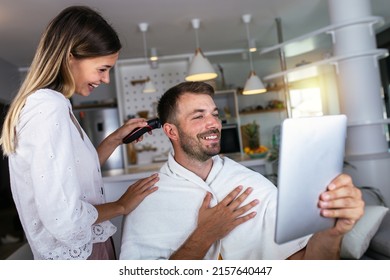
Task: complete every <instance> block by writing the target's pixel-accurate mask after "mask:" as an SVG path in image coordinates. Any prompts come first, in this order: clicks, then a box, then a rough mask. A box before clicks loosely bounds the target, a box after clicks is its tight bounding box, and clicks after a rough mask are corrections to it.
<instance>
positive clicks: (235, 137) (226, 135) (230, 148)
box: [221, 124, 242, 154]
mask: <svg viewBox="0 0 390 280" xmlns="http://www.w3.org/2000/svg"><path fill="white" fill-rule="evenodd" d="M241 152H242V151H241V143H240V135H239V132H238V125H237V124H223V125H222V130H221V153H222V154H229V153H241Z"/></svg>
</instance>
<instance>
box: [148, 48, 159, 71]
mask: <svg viewBox="0 0 390 280" xmlns="http://www.w3.org/2000/svg"><path fill="white" fill-rule="evenodd" d="M149 62H150V67H151V68H152V69H157V68H158V54H157V49H156V48H150V52H149Z"/></svg>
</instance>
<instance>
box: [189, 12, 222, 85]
mask: <svg viewBox="0 0 390 280" xmlns="http://www.w3.org/2000/svg"><path fill="white" fill-rule="evenodd" d="M191 23H192V27H193V28H194V30H195V39H196V49H195V55H194V57H193V58H192V61H191V64H190V67H189V68H188V74H187V76H186V78H185V79H186V81H208V80H212V79H215V78H216V77H217V76H218V74H217V73H216V72H215V70H214V68H213V66H211V63H210V62H209V61H208V59H207V58H206V57H205V56H204V55H203V53H202V50H201V49H200V47H199V38H198V29H199V26H200V20H199V19H197V18H195V19H193V20H192V21H191Z"/></svg>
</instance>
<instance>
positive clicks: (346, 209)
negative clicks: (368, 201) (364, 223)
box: [318, 174, 364, 235]
mask: <svg viewBox="0 0 390 280" xmlns="http://www.w3.org/2000/svg"><path fill="white" fill-rule="evenodd" d="M318 205H319V207H320V208H321V215H323V216H324V217H328V218H336V219H337V220H336V224H335V226H334V227H333V228H332V229H331V232H330V233H331V234H335V235H344V234H346V233H347V232H349V231H350V230H351V229H352V228H353V226H354V225H355V223H356V222H357V221H358V220H359V219H360V218H361V217H362V216H363V213H364V201H363V200H362V193H361V191H360V190H359V189H358V188H356V187H355V186H354V184H353V183H352V179H351V177H350V176H348V175H346V174H341V175H339V176H337V177H336V178H335V179H334V180H333V181H332V182H331V183H330V184H329V186H328V188H327V191H325V192H324V193H322V194H321V196H320V201H319V204H318Z"/></svg>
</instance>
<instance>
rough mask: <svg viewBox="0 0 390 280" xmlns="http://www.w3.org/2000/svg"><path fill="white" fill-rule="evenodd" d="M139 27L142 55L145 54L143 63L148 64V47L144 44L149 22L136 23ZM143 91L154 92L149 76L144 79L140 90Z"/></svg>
mask: <svg viewBox="0 0 390 280" xmlns="http://www.w3.org/2000/svg"><path fill="white" fill-rule="evenodd" d="M138 27H139V29H140V30H141V32H142V37H143V43H144V55H145V63H146V65H149V63H148V49H147V46H146V31H148V27H149V24H148V23H146V22H141V23H140V24H138ZM142 92H143V93H151V92H156V88H155V87H154V85H153V82H152V81H151V80H150V78H149V77H147V78H146V79H145V84H144V89H143V90H142Z"/></svg>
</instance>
